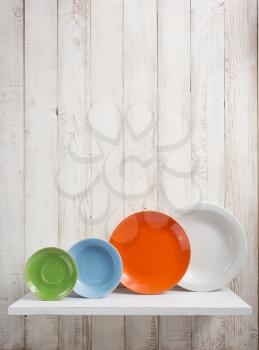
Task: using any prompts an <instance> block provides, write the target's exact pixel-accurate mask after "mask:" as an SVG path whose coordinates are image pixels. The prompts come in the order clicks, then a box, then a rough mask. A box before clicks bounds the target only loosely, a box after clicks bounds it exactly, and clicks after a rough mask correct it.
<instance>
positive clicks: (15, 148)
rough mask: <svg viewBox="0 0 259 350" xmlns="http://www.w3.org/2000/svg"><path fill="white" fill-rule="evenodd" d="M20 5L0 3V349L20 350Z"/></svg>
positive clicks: (21, 58) (22, 251)
mask: <svg viewBox="0 0 259 350" xmlns="http://www.w3.org/2000/svg"><path fill="white" fill-rule="evenodd" d="M23 111H24V103H23V2H22V1H20V0H12V1H1V2H0V140H1V141H0V213H1V215H0V242H1V243H0V280H1V296H0V348H1V349H2V350H7V349H18V348H19V349H22V348H23V335H24V318H23V317H9V316H7V307H8V306H9V304H10V303H12V302H14V301H15V300H16V299H17V298H19V297H21V296H22V295H23V292H24V284H23V266H24V205H23V204H24V148H23V146H24V142H23V131H24V125H23V123H24V120H23V117H24V113H23Z"/></svg>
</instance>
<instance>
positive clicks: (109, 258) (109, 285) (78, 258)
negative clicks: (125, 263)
mask: <svg viewBox="0 0 259 350" xmlns="http://www.w3.org/2000/svg"><path fill="white" fill-rule="evenodd" d="M68 252H69V254H70V255H72V257H73V258H74V260H75V262H76V264H77V269H78V278H77V282H76V285H75V287H74V291H75V292H76V293H77V294H79V295H81V296H82V297H85V298H102V297H104V296H105V295H107V294H109V293H110V292H112V291H113V290H114V289H115V288H116V287H117V286H118V284H119V282H120V280H121V277H122V271H123V268H122V260H121V257H120V255H119V253H118V251H117V250H116V249H115V248H114V246H113V245H111V244H110V243H108V242H106V241H103V240H101V239H97V238H88V239H84V240H82V241H79V242H77V243H76V244H74V245H73V246H72V247H71V248H70V249H69V251H68Z"/></svg>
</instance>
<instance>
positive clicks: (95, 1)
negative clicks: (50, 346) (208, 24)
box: [88, 0, 124, 350]
mask: <svg viewBox="0 0 259 350" xmlns="http://www.w3.org/2000/svg"><path fill="white" fill-rule="evenodd" d="M90 76H91V107H90V110H89V113H88V118H89V125H90V126H91V132H92V134H91V139H92V147H93V150H94V147H96V145H98V147H96V148H97V149H98V148H99V149H100V152H99V153H101V158H100V159H98V158H99V157H96V155H94V151H93V153H92V182H93V186H92V208H91V212H92V214H91V217H92V235H93V236H94V237H99V238H104V239H108V238H109V235H110V233H111V232H112V230H113V228H115V226H116V225H117V224H118V223H119V222H120V221H121V219H122V218H123V216H124V210H123V208H124V205H123V186H124V179H123V176H122V173H121V164H120V162H121V161H122V156H123V148H122V146H123V133H122V126H123V116H122V110H123V0H107V1H102V0H91V65H90ZM94 145H95V146H94ZM97 154H98V152H97ZM104 328H105V332H104ZM123 331H124V318H123V317H119V318H113V317H106V318H105V319H102V318H93V319H92V349H94V350H102V349H112V350H116V349H118V350H120V349H122V348H123V347H124V336H123ZM100 334H102V337H100Z"/></svg>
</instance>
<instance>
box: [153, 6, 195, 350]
mask: <svg viewBox="0 0 259 350" xmlns="http://www.w3.org/2000/svg"><path fill="white" fill-rule="evenodd" d="M158 116H159V118H158V120H159V123H158V133H159V136H158V142H159V168H160V173H161V184H160V195H159V199H160V200H159V209H160V210H161V211H164V212H167V213H168V214H169V215H171V216H173V217H175V218H177V217H178V216H179V215H180V213H181V209H182V208H183V207H184V206H187V205H190V202H191V133H190V132H191V130H190V128H191V125H190V1H189V0H186V1H177V0H173V1H168V0H159V1H158ZM191 329H192V321H191V318H190V317H186V316H184V317H160V323H159V349H162V350H164V349H167V350H169V349H172V350H173V349H177V350H186V349H191Z"/></svg>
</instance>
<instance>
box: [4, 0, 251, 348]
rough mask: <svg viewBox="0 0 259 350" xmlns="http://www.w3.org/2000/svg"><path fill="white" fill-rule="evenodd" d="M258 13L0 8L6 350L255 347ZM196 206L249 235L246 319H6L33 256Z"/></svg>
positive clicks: (113, 3) (243, 276)
mask: <svg viewBox="0 0 259 350" xmlns="http://www.w3.org/2000/svg"><path fill="white" fill-rule="evenodd" d="M90 5H91V6H90ZM23 6H24V9H23ZM257 7H258V4H257V1H256V0H226V1H220V0H208V1H207V0H192V1H190V0H183V1H176V0H107V1H104V0H91V1H90V0H58V1H57V0H44V1H37V0H25V1H21V0H9V1H0V19H1V21H0V116H1V119H0V135H1V141H0V165H1V166H0V176H1V186H0V212H1V216H0V239H1V244H0V277H1V280H2V281H4V287H3V293H2V294H1V297H0V349H1V350H9V349H27V350H29V349H31V350H54V349H58V348H59V349H64V350H66V349H76V350H78V349H89V350H90V349H95V350H102V349H104V348H108V349H112V350H116V349H127V350H133V349H134V350H135V349H141V350H142V349H156V350H157V349H160V350H161V349H163V350H165V349H167V350H172V349H179V350H180V349H184V350H189V349H193V350H198V349H199V350H200V349H202V350H203V349H204V350H205V349H206V350H210V349H217V350H236V349H237V350H255V349H257V346H258V322H257V297H258V278H257V277H255V276H257V272H258V270H257V261H258V260H257V259H258V257H257V254H258V248H257V247H258V238H257V236H258V170H257V166H258V160H257V155H258V152H257V142H258V135H257V128H258V122H257V113H258V111H257V107H258V106H257V100H258V89H257V83H258V76H257V73H258V62H257V54H258V51H257V47H258V29H257V27H258V9H257ZM23 29H24V32H23ZM23 43H24V47H23ZM23 60H24V61H23ZM23 67H24V68H25V70H24V68H23ZM23 83H24V85H25V90H24V91H23ZM189 87H191V101H190V96H189ZM24 102H25V106H24ZM224 106H225V108H224ZM24 107H25V116H24V115H23V113H24ZM23 118H24V119H23ZM172 140H173V142H172ZM24 149H25V153H24ZM132 155H133V158H131V157H132ZM134 157H135V158H134ZM143 162H144V163H143ZM190 173H191V174H190ZM24 185H25V188H24ZM24 189H25V192H24ZM201 199H203V200H207V201H209V202H213V203H215V204H218V205H221V206H224V205H225V206H226V207H227V208H228V209H229V210H230V211H231V212H233V213H234V214H235V215H236V216H237V217H238V219H239V220H240V222H241V225H242V226H243V227H244V228H245V233H246V237H247V244H248V257H247V260H246V263H245V264H244V267H243V269H242V271H241V273H240V274H239V275H238V276H237V278H235V279H234V281H233V283H232V284H231V287H232V288H233V289H234V290H235V291H236V292H237V294H239V295H241V296H242V297H244V299H245V300H246V301H247V302H248V303H251V304H252V305H253V309H254V310H253V311H254V313H253V316H252V317H241V316H238V317H224V318H222V317H195V318H192V319H190V318H185V317H184V318H182V317H178V318H177V319H176V318H172V317H160V318H157V317H145V316H144V317H132V316H129V317H126V318H125V322H124V318H123V317H101V316H98V317H93V318H92V319H91V317H69V318H68V317H60V319H59V321H58V319H57V318H56V317H38V316H36V317H35V316H33V317H27V318H26V321H25V323H24V320H23V318H22V317H18V318H16V317H7V315H6V312H7V305H8V304H9V303H11V302H12V301H13V300H14V299H16V298H18V297H20V295H21V294H22V293H23V266H24V257H25V259H27V258H28V257H29V256H30V255H31V254H32V253H33V252H34V251H35V250H37V249H38V248H40V247H43V246H49V245H54V246H56V245H58V244H59V245H60V246H61V247H63V248H65V249H67V248H68V247H69V246H70V245H71V244H72V243H74V242H75V241H76V240H79V239H81V238H84V237H86V236H95V237H102V238H105V239H108V238H109V234H110V232H111V231H112V230H113V228H114V227H115V225H117V224H118V222H119V221H120V220H121V219H122V218H123V217H124V216H125V215H128V214H130V213H132V212H133V211H139V210H142V209H144V208H147V209H159V210H162V211H166V212H168V213H170V214H171V215H174V216H176V217H177V216H178V215H181V208H182V206H184V205H186V204H188V203H189V202H196V201H197V200H201ZM24 229H25V231H24ZM14 238H15V239H14ZM9 254H12V258H8V257H9V256H10V255H9ZM24 324H25V328H24ZM24 330H25V332H24Z"/></svg>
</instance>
